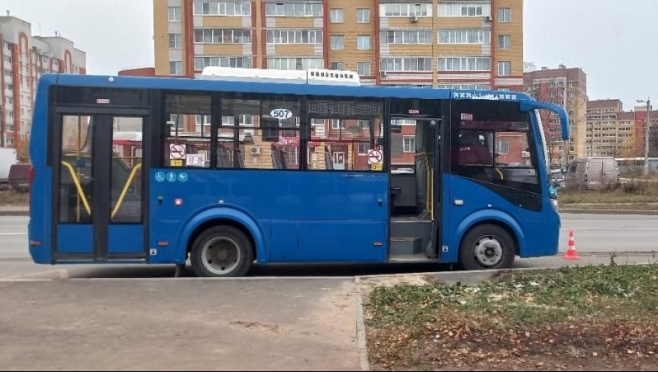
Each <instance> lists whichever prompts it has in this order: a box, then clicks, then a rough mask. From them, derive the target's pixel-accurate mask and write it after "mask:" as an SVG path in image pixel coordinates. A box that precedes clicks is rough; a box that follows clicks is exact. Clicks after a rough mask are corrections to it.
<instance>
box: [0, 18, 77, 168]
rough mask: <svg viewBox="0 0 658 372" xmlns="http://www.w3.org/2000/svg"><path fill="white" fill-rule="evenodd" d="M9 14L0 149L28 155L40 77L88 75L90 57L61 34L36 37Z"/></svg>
mask: <svg viewBox="0 0 658 372" xmlns="http://www.w3.org/2000/svg"><path fill="white" fill-rule="evenodd" d="M7 13H8V14H7V16H4V17H0V72H1V73H2V74H1V75H0V86H1V87H2V89H0V92H1V93H0V94H1V95H0V147H16V148H17V150H19V151H18V152H19V154H21V153H23V154H25V153H26V151H27V148H26V147H24V146H25V145H23V144H24V143H26V142H27V140H28V139H29V134H30V128H31V126H32V105H33V102H34V98H35V93H36V89H37V82H38V79H39V77H41V75H42V74H45V73H50V72H63V73H73V74H85V73H86V54H85V52H83V51H81V50H79V49H77V48H75V47H74V45H73V42H72V41H70V40H68V39H66V38H64V37H62V36H61V35H59V34H55V36H51V37H43V36H32V30H31V28H32V27H31V25H30V23H29V22H26V21H24V20H22V19H19V18H16V17H13V16H11V15H10V14H9V12H7ZM21 146H23V147H21ZM24 160H26V159H24Z"/></svg>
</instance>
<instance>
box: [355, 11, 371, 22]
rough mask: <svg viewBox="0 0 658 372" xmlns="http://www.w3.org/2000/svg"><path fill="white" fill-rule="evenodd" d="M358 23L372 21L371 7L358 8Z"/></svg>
mask: <svg viewBox="0 0 658 372" xmlns="http://www.w3.org/2000/svg"><path fill="white" fill-rule="evenodd" d="M356 23H370V9H368V8H360V9H357V10H356Z"/></svg>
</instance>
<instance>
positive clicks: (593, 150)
mask: <svg viewBox="0 0 658 372" xmlns="http://www.w3.org/2000/svg"><path fill="white" fill-rule="evenodd" d="M649 109H650V110H651V111H650V112H649V113H650V116H649V118H650V119H651V124H652V127H653V128H655V127H656V125H658V111H656V110H653V109H652V108H651V107H650V108H649ZM646 120H647V107H646V106H636V107H634V108H633V109H632V110H630V111H624V108H623V104H622V102H621V100H619V99H601V100H594V101H589V102H587V144H588V155H590V156H592V155H601V156H614V157H618V158H633V157H643V156H644V148H645V144H644V136H645V129H644V128H645V126H646ZM653 133H654V132H652V134H651V137H653ZM651 137H650V138H651ZM650 152H651V154H650V156H656V155H655V154H656V152H657V151H656V146H655V145H654V146H650Z"/></svg>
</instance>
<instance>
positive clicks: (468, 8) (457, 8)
mask: <svg viewBox="0 0 658 372" xmlns="http://www.w3.org/2000/svg"><path fill="white" fill-rule="evenodd" d="M484 16H491V5H490V4H482V3H480V4H478V3H446V4H439V17H484Z"/></svg>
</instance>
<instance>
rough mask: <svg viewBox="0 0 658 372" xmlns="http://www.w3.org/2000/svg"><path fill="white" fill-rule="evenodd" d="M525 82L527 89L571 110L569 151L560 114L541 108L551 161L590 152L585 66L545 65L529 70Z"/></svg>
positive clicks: (544, 99) (567, 159) (537, 95)
mask: <svg viewBox="0 0 658 372" xmlns="http://www.w3.org/2000/svg"><path fill="white" fill-rule="evenodd" d="M524 84H525V89H526V91H527V92H528V93H529V94H531V95H533V96H534V97H535V98H536V99H537V100H540V101H545V102H551V103H554V104H557V105H560V106H562V107H564V108H566V109H567V111H568V113H569V119H570V124H571V128H570V139H569V145H568V147H567V151H565V147H564V141H563V140H562V138H561V134H560V132H561V129H560V121H559V118H558V117H557V116H556V115H555V114H553V113H549V112H546V111H543V110H542V112H541V117H542V122H543V125H544V132H545V135H546V141H547V142H548V147H549V158H550V160H551V163H552V164H556V165H562V166H564V165H565V164H566V163H567V162H568V161H570V160H571V159H573V158H575V157H580V156H585V155H586V154H587V153H588V147H587V146H588V145H587V138H586V137H587V128H586V110H587V74H586V73H585V72H584V71H583V70H582V69H581V68H567V67H566V66H565V65H563V64H560V66H559V67H558V68H556V69H549V68H547V67H542V68H541V69H540V70H536V71H530V72H526V73H525V74H524ZM565 155H566V157H565Z"/></svg>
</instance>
